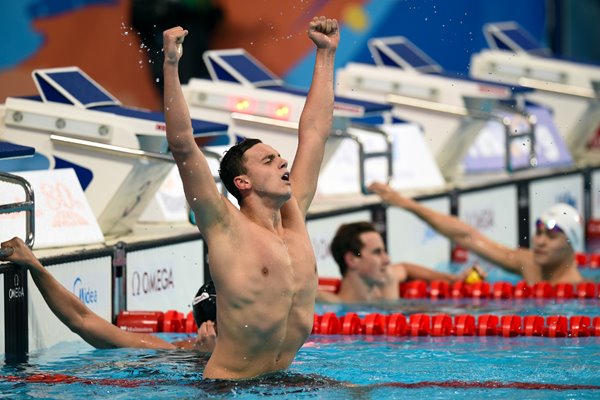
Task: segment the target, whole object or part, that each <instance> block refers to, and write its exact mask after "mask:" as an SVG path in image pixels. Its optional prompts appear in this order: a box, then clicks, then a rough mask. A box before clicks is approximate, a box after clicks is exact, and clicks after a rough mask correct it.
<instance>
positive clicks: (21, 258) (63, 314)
mask: <svg viewBox="0 0 600 400" xmlns="http://www.w3.org/2000/svg"><path fill="white" fill-rule="evenodd" d="M0 248H1V249H2V250H3V251H2V254H3V255H2V256H0V261H9V262H12V263H15V264H19V265H22V266H24V267H26V268H27V269H28V270H29V272H30V274H31V277H32V279H33V282H34V283H35V286H36V287H37V288H38V290H39V291H40V293H41V294H42V296H43V297H44V300H45V301H46V304H48V307H50V310H52V312H53V313H54V315H56V317H57V318H58V319H60V320H61V322H62V323H63V324H65V325H66V326H67V327H68V328H69V329H70V330H71V331H73V332H74V333H76V334H77V335H79V336H80V337H81V338H82V339H83V340H85V341H86V342H87V343H89V344H90V345H92V346H94V347H96V348H98V349H114V348H121V347H131V348H145V349H178V348H179V349H194V350H197V351H200V352H210V351H212V349H213V348H214V346H215V342H216V338H217V333H216V330H215V325H214V323H212V321H207V322H205V323H202V324H201V326H200V328H198V336H197V337H196V338H195V339H193V340H183V341H179V342H175V343H170V342H167V341H166V340H163V339H161V338H159V337H158V336H155V335H151V334H147V333H137V332H127V331H125V330H122V329H120V328H118V327H117V326H115V325H113V324H111V323H110V322H109V321H107V320H105V319H104V318H102V317H100V316H99V315H97V314H96V313H94V312H93V311H92V310H90V309H89V308H88V307H87V306H86V305H85V304H83V302H81V300H80V299H79V298H78V297H77V296H75V295H74V294H73V293H71V292H70V291H69V290H67V289H66V288H65V287H64V286H63V285H61V284H60V282H58V281H57V280H56V278H54V276H52V274H50V272H48V270H47V269H46V268H44V266H43V265H42V264H41V262H40V260H38V258H37V257H36V256H35V255H34V254H33V252H32V251H31V249H30V248H29V247H28V246H27V245H26V244H25V243H24V242H23V240H21V239H20V238H13V239H11V240H8V241H6V242H2V244H0Z"/></svg>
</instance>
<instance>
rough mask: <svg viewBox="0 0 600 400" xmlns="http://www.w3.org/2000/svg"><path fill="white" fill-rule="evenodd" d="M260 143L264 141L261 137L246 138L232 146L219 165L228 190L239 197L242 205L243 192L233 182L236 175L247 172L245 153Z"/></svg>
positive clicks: (221, 176) (238, 199)
mask: <svg viewBox="0 0 600 400" xmlns="http://www.w3.org/2000/svg"><path fill="white" fill-rule="evenodd" d="M258 143H262V141H260V140H259V139H244V140H242V141H241V142H240V143H238V144H236V145H234V146H231V147H230V148H229V150H227V152H226V153H225V155H224V156H223V158H222V159H221V165H220V167H219V177H220V178H221V182H223V184H224V185H225V188H226V189H227V191H228V192H229V193H231V194H232V195H233V197H235V198H236V199H237V201H238V203H239V205H240V206H241V205H242V194H241V193H240V191H239V190H238V188H237V187H236V186H235V184H234V183H233V180H234V179H235V177H237V176H240V175H244V174H245V173H246V172H247V170H246V167H245V165H244V164H245V162H246V157H245V156H244V153H246V151H247V150H248V149H249V148H251V147H252V146H254V145H255V144H258Z"/></svg>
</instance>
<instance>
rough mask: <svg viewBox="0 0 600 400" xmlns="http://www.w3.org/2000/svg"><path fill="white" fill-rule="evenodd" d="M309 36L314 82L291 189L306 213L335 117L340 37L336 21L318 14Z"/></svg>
mask: <svg viewBox="0 0 600 400" xmlns="http://www.w3.org/2000/svg"><path fill="white" fill-rule="evenodd" d="M308 36H309V38H310V39H311V40H312V41H313V42H314V43H315V45H316V47H317V52H316V59H315V66H314V70H313V76H312V83H311V85H310V89H309V91H308V95H307V97H306V102H305V105H304V109H303V111H302V115H301V117H300V123H299V128H298V150H297V152H296V157H295V159H294V163H293V165H292V169H291V173H290V180H291V182H292V192H293V195H294V197H295V198H296V199H297V201H298V204H299V206H300V209H301V210H302V211H303V212H304V214H306V212H307V211H308V208H309V206H310V203H311V202H312V199H313V197H314V195H315V191H316V189H317V179H318V175H319V170H320V168H321V162H322V161H323V153H324V149H325V142H326V141H327V137H328V136H329V133H330V131H331V125H332V120H333V101H334V94H333V73H334V59H335V52H336V49H337V46H338V43H339V39H340V32H339V27H338V23H337V20H335V19H328V18H325V17H315V18H313V19H312V21H310V24H309V28H308Z"/></svg>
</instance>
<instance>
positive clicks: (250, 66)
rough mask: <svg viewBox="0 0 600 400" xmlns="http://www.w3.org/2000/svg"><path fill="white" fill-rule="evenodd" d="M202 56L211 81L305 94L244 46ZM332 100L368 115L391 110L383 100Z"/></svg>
mask: <svg viewBox="0 0 600 400" xmlns="http://www.w3.org/2000/svg"><path fill="white" fill-rule="evenodd" d="M203 59H204V62H205V63H206V67H207V69H208V71H209V73H210V77H211V79H212V80H213V81H220V82H231V83H238V84H241V85H244V86H248V87H253V88H257V89H267V90H273V91H277V92H283V93H288V94H293V95H298V96H304V97H305V96H306V95H307V94H308V91H307V90H305V89H302V88H297V87H292V86H289V85H284V83H283V80H282V79H281V78H279V77H278V76H277V75H275V74H274V73H273V72H271V71H270V70H269V69H268V68H267V67H265V66H264V65H263V64H261V63H260V61H258V60H257V59H256V58H254V57H253V56H252V55H250V54H249V53H248V52H247V51H246V50H244V49H228V50H209V51H206V52H205V53H204V55H203ZM335 102H336V104H337V105H339V106H343V105H344V104H347V105H350V106H358V107H361V108H362V109H364V111H365V113H368V114H370V113H381V112H384V111H389V110H391V106H389V105H387V104H384V103H374V102H370V101H363V100H356V99H350V98H347V97H340V96H336V97H335Z"/></svg>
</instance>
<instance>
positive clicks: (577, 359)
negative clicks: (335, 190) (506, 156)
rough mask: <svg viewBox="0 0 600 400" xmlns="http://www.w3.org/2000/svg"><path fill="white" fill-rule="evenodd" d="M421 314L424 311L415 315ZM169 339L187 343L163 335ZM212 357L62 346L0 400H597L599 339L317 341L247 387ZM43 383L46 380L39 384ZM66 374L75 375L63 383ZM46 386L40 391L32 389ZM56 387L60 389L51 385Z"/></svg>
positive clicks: (525, 306)
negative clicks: (209, 371)
mask: <svg viewBox="0 0 600 400" xmlns="http://www.w3.org/2000/svg"><path fill="white" fill-rule="evenodd" d="M597 306H598V300H585V301H577V300H575V301H574V300H571V301H564V302H557V301H545V302H541V301H535V300H528V301H520V302H516V301H486V302H480V303H478V304H475V303H473V302H472V301H470V302H469V301H461V302H455V301H444V302H432V301H429V300H427V301H423V300H421V301H399V302H394V303H388V304H379V305H373V306H365V305H355V306H334V305H318V306H317V309H316V312H317V313H319V314H323V313H324V312H328V311H332V312H335V313H336V314H338V315H340V316H341V315H343V314H345V313H347V312H357V313H359V314H361V315H365V314H367V313H371V312H380V313H383V314H389V313H392V312H403V313H404V314H405V315H409V314H411V313H413V312H428V310H437V311H440V308H441V309H442V310H441V311H442V312H446V313H448V314H450V315H454V314H456V313H464V312H467V313H471V314H473V315H477V314H478V313H494V314H498V315H502V314H508V313H511V314H518V315H529V314H538V315H544V316H546V315H557V314H560V315H565V316H571V315H576V314H582V315H588V316H596V315H600V311H598V307H597ZM415 310H416V311H415ZM162 336H163V337H164V338H166V339H168V340H176V339H180V338H182V337H183V336H184V335H181V334H168V335H167V334H163V335H162ZM205 362H206V356H202V355H199V354H197V353H194V352H186V351H182V350H181V351H148V350H137V349H118V350H95V349H93V348H91V347H90V346H88V345H87V344H85V343H61V344H59V345H56V346H54V347H52V348H50V349H45V350H42V351H39V352H32V353H31V354H30V355H29V359H28V362H27V363H21V364H16V365H3V366H2V368H1V369H0V375H1V376H2V378H0V393H1V394H0V397H3V396H12V397H16V398H22V399H28V398H36V399H37V398H48V399H50V398H52V399H54V398H61V399H78V400H81V399H82V398H86V397H87V398H97V397H100V396H110V398H111V399H113V398H114V399H125V398H167V399H169V398H172V399H175V398H177V399H181V398H230V397H235V398H240V399H254V398H259V397H263V396H265V395H267V396H269V397H270V398H311V399H312V398H320V399H330V398H356V399H412V398H415V399H416V398H418V399H464V398H467V397H468V398H486V399H517V398H518V399H522V398H525V399H566V398H569V399H570V398H576V399H598V398H600V337H586V338H545V337H513V338H502V337H454V336H449V337H406V336H405V337H389V336H362V335H361V336H341V335H332V336H326V335H312V336H311V337H310V338H309V340H308V341H307V343H306V345H305V346H304V347H303V348H302V349H301V350H300V352H299V353H298V356H297V357H296V360H295V361H294V363H293V364H292V366H291V367H290V368H289V370H288V371H286V372H285V373H282V374H280V375H278V376H273V377H270V378H265V379H262V380H258V381H251V382H245V383H238V384H231V383H227V384H224V383H217V382H211V381H203V380H202V377H201V376H202V369H203V366H204V364H205ZM39 374H47V375H44V376H42V377H41V378H40V375H39ZM60 374H64V375H66V377H62V376H61V375H60ZM36 377H37V378H39V379H40V380H41V381H40V382H32V381H27V379H30V380H31V379H32V378H36ZM52 379H55V380H57V382H50V381H51V380H52Z"/></svg>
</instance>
